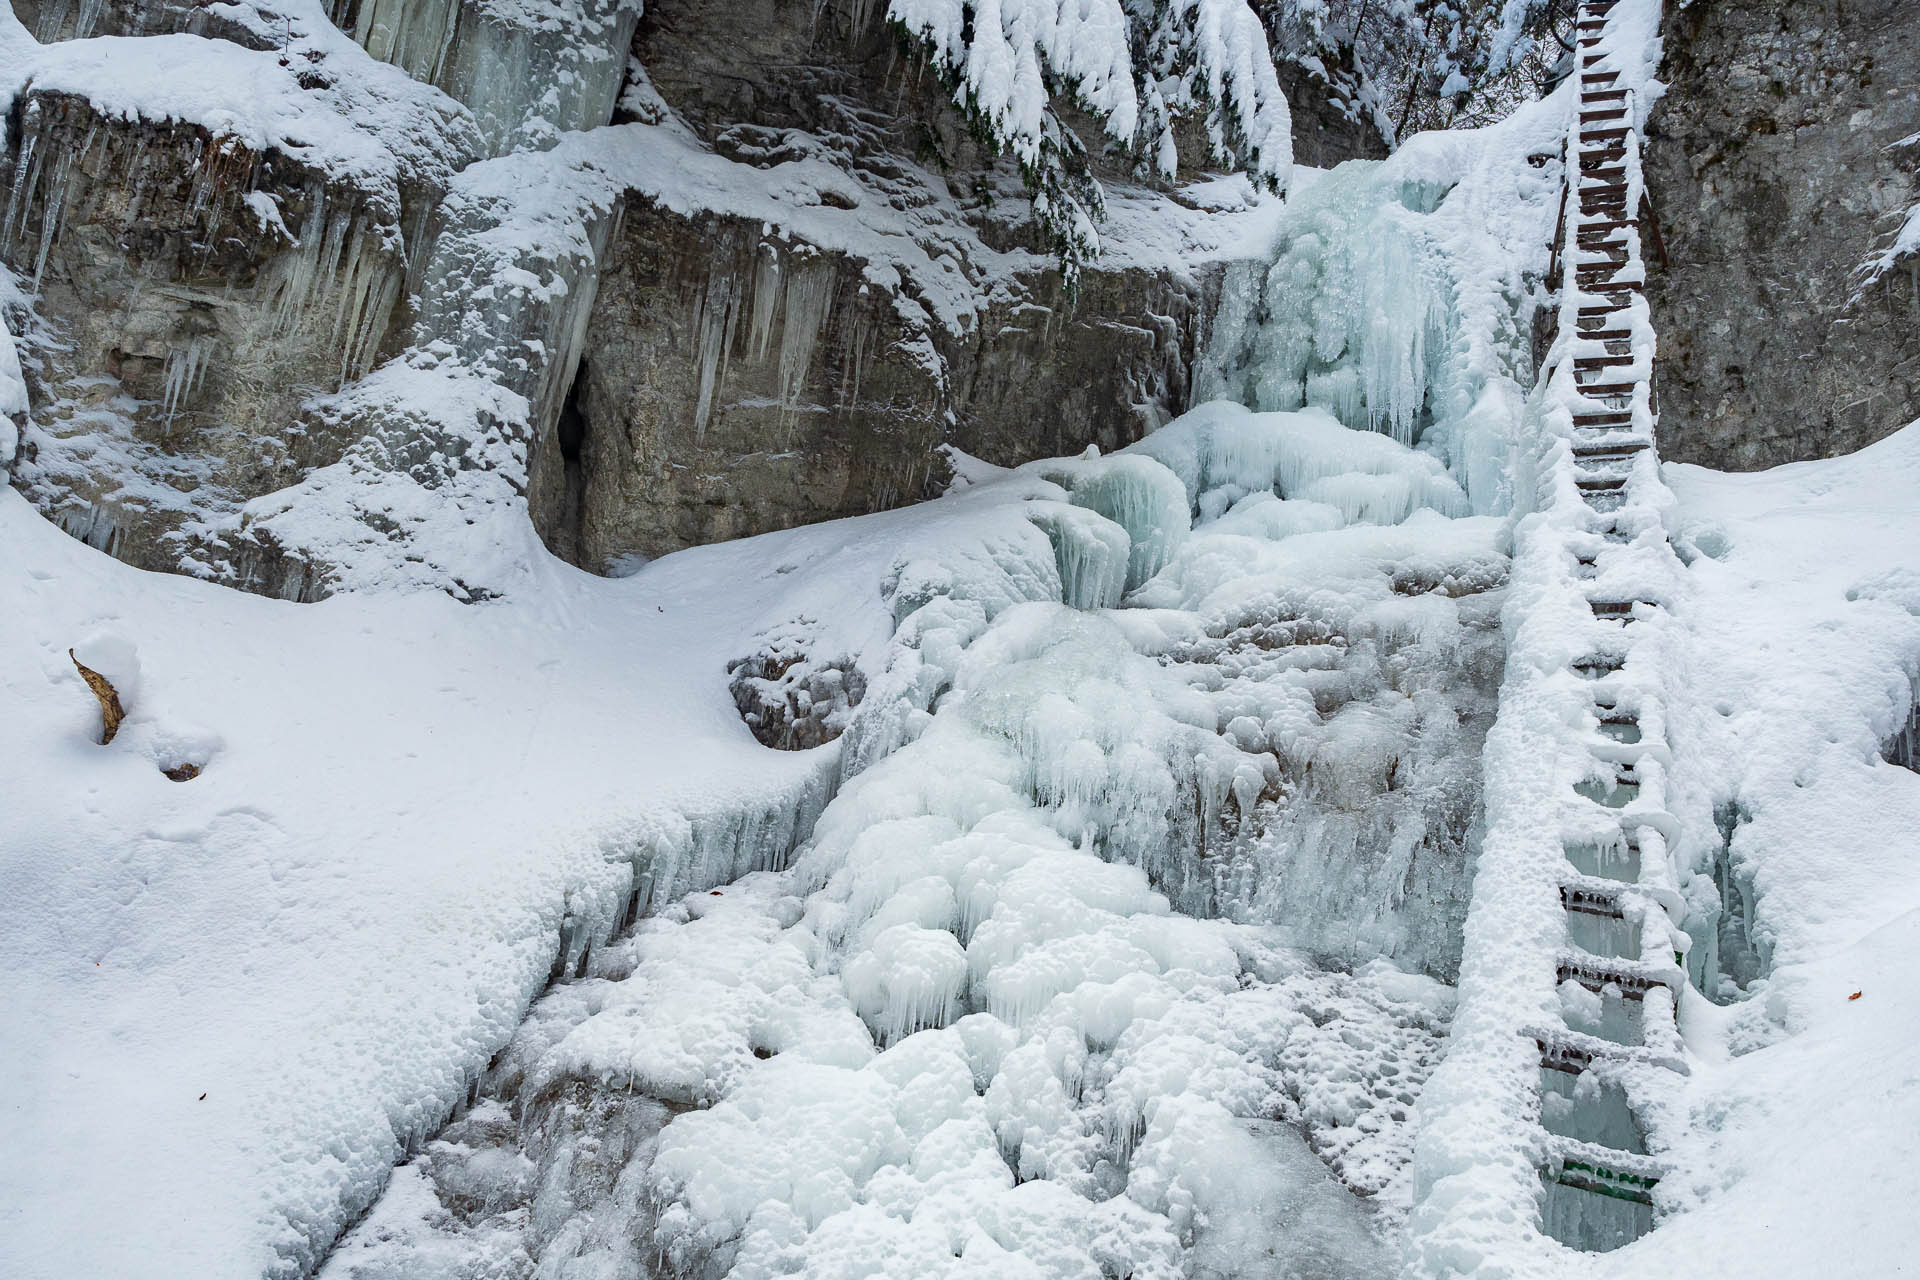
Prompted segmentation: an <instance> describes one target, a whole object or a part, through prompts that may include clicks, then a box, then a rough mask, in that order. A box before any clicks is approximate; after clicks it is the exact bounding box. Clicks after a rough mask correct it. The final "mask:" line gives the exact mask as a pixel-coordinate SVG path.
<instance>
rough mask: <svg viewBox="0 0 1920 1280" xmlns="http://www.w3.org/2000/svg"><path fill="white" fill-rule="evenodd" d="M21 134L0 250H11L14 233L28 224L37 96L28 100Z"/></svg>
mask: <svg viewBox="0 0 1920 1280" xmlns="http://www.w3.org/2000/svg"><path fill="white" fill-rule="evenodd" d="M20 135H21V144H20V158H19V159H18V160H17V161H15V162H14V166H13V185H12V186H11V187H10V188H9V190H8V192H7V220H6V226H5V229H4V234H0V251H4V250H7V249H11V248H12V247H13V237H14V233H15V232H16V231H21V230H25V228H26V225H27V202H28V201H29V200H31V199H32V197H33V184H32V183H31V181H30V178H31V177H32V176H33V173H34V157H35V154H36V152H37V151H38V149H39V145H40V103H39V101H38V100H37V99H34V100H29V101H28V103H27V109H26V113H25V115H24V117H23V118H22V120H21V125H20Z"/></svg>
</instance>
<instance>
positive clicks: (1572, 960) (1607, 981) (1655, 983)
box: [1557, 955, 1672, 1000]
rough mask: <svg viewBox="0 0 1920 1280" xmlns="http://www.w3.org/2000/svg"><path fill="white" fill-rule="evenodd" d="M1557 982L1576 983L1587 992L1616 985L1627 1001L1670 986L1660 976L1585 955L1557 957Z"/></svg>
mask: <svg viewBox="0 0 1920 1280" xmlns="http://www.w3.org/2000/svg"><path fill="white" fill-rule="evenodd" d="M1557 979H1558V981H1560V982H1577V983H1579V984H1580V985H1581V986H1583V987H1585V988H1586V989H1587V990H1589V991H1599V990H1601V989H1602V988H1604V987H1610V986H1617V987H1619V988H1620V994H1621V995H1623V996H1625V997H1626V998H1627V999H1629V1000H1640V999H1644V998H1645V996H1646V994H1647V992H1649V991H1651V990H1653V989H1654V988H1655V987H1667V988H1669V989H1671V986H1672V983H1671V981H1670V980H1669V979H1668V978H1666V977H1665V976H1664V975H1661V974H1657V973H1654V972H1652V971H1650V970H1646V969H1641V968H1638V967H1635V966H1629V965H1624V964H1615V963H1611V962H1609V961H1607V960H1605V959H1602V958H1600V957H1588V956H1569V955H1563V956H1561V957H1560V964H1559V967H1558V971H1557Z"/></svg>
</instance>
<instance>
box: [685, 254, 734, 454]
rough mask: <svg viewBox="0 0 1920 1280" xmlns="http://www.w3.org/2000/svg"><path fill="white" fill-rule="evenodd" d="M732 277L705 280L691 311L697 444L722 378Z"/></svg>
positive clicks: (717, 275) (730, 321)
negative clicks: (696, 374)
mask: <svg viewBox="0 0 1920 1280" xmlns="http://www.w3.org/2000/svg"><path fill="white" fill-rule="evenodd" d="M733 310H734V308H733V278H732V277H731V276H729V275H727V274H725V273H724V272H721V271H716V272H715V273H714V274H713V275H711V276H709V277H708V278H707V286H706V288H705V290H703V291H702V293H701V295H700V302H699V305H698V306H697V307H696V308H695V310H694V317H693V333H694V343H695V347H694V359H695V360H696V361H697V362H698V364H699V369H700V380H699V385H700V395H699V398H698V400H696V401H695V403H694V409H693V439H694V442H695V443H696V444H697V443H699V442H700V441H702V440H704V439H705V438H706V435H707V423H708V421H709V420H710V419H711V418H712V416H713V396H714V391H715V390H716V388H717V387H718V386H719V383H720V381H721V379H722V378H723V377H724V375H725V361H726V350H727V336H728V334H729V333H730V332H731V331H732V328H733Z"/></svg>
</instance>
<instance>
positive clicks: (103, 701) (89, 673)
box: [67, 649, 127, 747]
mask: <svg viewBox="0 0 1920 1280" xmlns="http://www.w3.org/2000/svg"><path fill="white" fill-rule="evenodd" d="M67 656H68V657H69V658H73V665H74V666H75V667H78V668H79V670H80V678H81V679H82V680H85V681H86V682H87V688H89V689H91V690H93V696H94V697H96V698H98V699H99V700H100V745H101V746H103V747H104V746H106V745H107V744H108V743H109V742H112V741H113V735H114V734H116V733H118V732H120V722H121V721H122V720H125V719H126V718H127V712H126V709H125V708H124V707H122V706H121V705H120V695H119V694H118V693H116V692H115V691H114V688H113V685H112V683H111V682H109V681H108V679H107V678H106V677H105V676H103V675H101V674H100V673H99V672H98V671H95V670H94V669H93V668H92V667H89V666H87V665H86V664H85V663H83V662H81V661H80V659H78V658H74V657H73V650H71V649H69V650H67Z"/></svg>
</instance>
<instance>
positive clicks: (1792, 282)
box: [1646, 0, 1920, 469]
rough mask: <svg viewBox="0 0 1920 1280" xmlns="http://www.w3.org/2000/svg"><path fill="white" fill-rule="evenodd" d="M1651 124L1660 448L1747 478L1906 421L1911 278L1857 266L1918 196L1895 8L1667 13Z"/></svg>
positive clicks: (1918, 71)
mask: <svg viewBox="0 0 1920 1280" xmlns="http://www.w3.org/2000/svg"><path fill="white" fill-rule="evenodd" d="M1664 38H1665V46H1666V55H1665V57H1666V60H1665V63H1664V65H1663V67H1662V69H1661V75H1662V78H1663V79H1664V80H1666V81H1667V83H1668V89H1667V93H1666V96H1665V97H1664V98H1663V99H1662V100H1661V102H1660V103H1659V105H1658V106H1657V107H1656V108H1655V110H1654V113H1653V118H1652V122H1651V125H1650V127H1649V137H1648V149H1647V157H1646V173H1647V183H1648V186H1649V188H1650V190H1651V193H1652V196H1653V203H1654V207H1655V212H1656V214H1657V217H1658V222H1659V228H1660V232H1661V237H1662V240H1661V251H1660V253H1658V254H1653V255H1650V256H1651V257H1653V258H1654V260H1655V261H1654V266H1655V272H1654V274H1653V276H1652V278H1651V280H1650V281H1649V286H1648V296H1649V300H1650V301H1651V303H1652V306H1653V314H1654V320H1655V323H1656V324H1657V325H1658V327H1659V331H1660V358H1659V369H1658V376H1659V384H1658V387H1659V396H1660V413H1661V426H1662V436H1663V439H1662V441H1661V448H1662V452H1663V453H1664V454H1665V456H1667V457H1668V458H1670V459H1673V460H1676V461H1683V462H1699V463H1704V464H1707V465H1710V466H1718V467H1731V468H1735V469H1747V468H1754V467H1764V466H1771V465H1774V464H1776V463H1781V462H1789V461H1793V460H1796V459H1803V458H1816V457H1829V456H1832V455H1835V454H1840V453H1846V452H1849V451H1851V450H1853V449H1857V448H1859V447H1861V446H1863V445H1866V444H1868V443H1870V442H1872V441H1874V440H1877V439H1879V438H1880V437H1882V436H1885V435H1887V434H1889V433H1890V432H1892V431H1894V430H1895V429H1897V428H1899V427H1901V426H1904V425H1906V424H1907V423H1908V422H1911V421H1913V420H1914V419H1915V418H1920V274H1916V272H1917V271H1920V267H1916V264H1915V262H1914V260H1913V259H1909V260H1908V261H1906V262H1905V263H1903V264H1896V266H1895V268H1894V269H1893V270H1891V271H1888V272H1886V273H1885V274H1883V275H1881V276H1880V277H1879V278H1878V279H1876V280H1873V281H1871V282H1866V281H1864V280H1863V276H1862V273H1861V270H1860V268H1861V267H1862V265H1863V264H1864V263H1866V262H1867V260H1868V259H1869V258H1870V257H1871V256H1872V255H1873V254H1874V253H1875V251H1876V250H1881V249H1883V248H1884V247H1885V246H1886V244H1887V243H1888V242H1889V241H1890V240H1891V239H1892V237H1893V234H1894V232H1895V231H1896V230H1897V229H1898V227H1899V226H1900V223H1901V219H1902V217H1903V216H1904V214H1905V211H1906V209H1907V208H1908V207H1909V206H1910V205H1912V204H1914V203H1915V202H1916V201H1920V14H1916V11H1915V8H1914V5H1913V4H1912V3H1911V0H1847V2H1846V3H1841V2H1840V0H1815V2H1814V3H1798V2H1795V3H1788V2H1787V0H1757V2H1755V3H1745V4H1714V3H1707V0H1693V3H1691V4H1684V5H1677V6H1670V7H1669V10H1668V13H1667V16H1666V25H1665V31H1664Z"/></svg>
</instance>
